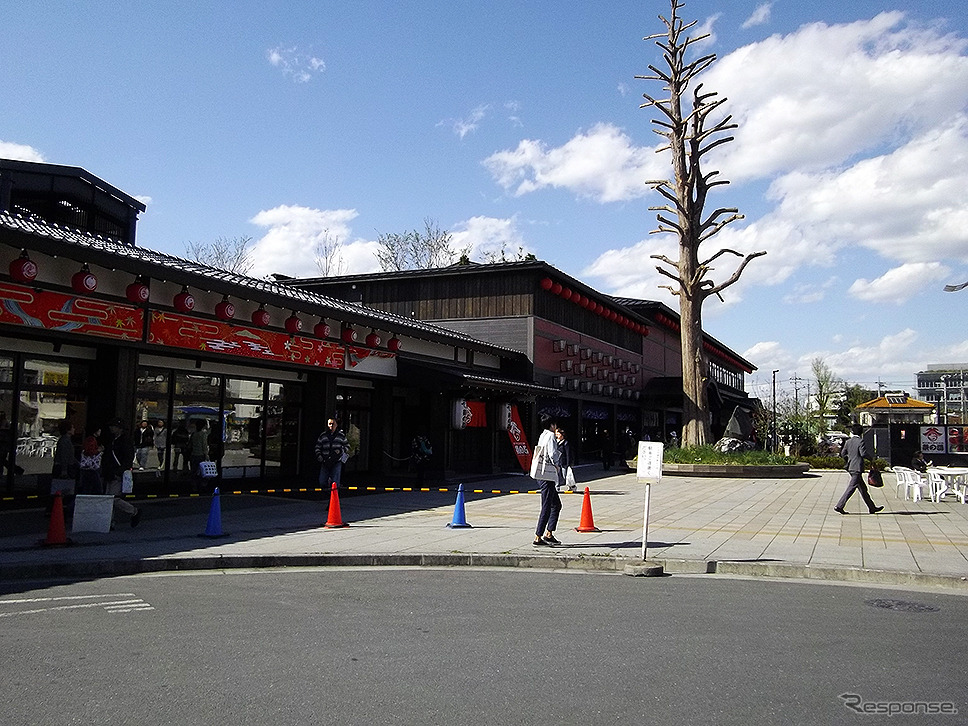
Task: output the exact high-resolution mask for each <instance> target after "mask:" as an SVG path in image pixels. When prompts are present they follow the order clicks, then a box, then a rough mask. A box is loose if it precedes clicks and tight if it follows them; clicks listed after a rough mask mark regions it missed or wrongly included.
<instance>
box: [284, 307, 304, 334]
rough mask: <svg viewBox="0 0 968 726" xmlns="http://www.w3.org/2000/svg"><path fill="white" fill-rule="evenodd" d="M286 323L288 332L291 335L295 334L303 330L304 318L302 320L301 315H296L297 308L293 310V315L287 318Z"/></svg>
mask: <svg viewBox="0 0 968 726" xmlns="http://www.w3.org/2000/svg"><path fill="white" fill-rule="evenodd" d="M285 325H286V332H287V333H289V334H290V335H295V334H296V333H298V332H299V331H300V330H302V320H300V319H299V316H298V315H296V311H295V310H294V311H293V313H292V315H290V316H289V317H288V318H286V323H285Z"/></svg>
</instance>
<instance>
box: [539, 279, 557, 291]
mask: <svg viewBox="0 0 968 726" xmlns="http://www.w3.org/2000/svg"><path fill="white" fill-rule="evenodd" d="M553 284H554V283H553V282H552V281H551V278H550V277H546V278H544V279H543V280H542V281H541V289H542V290H550V289H551V286H552V285H553Z"/></svg>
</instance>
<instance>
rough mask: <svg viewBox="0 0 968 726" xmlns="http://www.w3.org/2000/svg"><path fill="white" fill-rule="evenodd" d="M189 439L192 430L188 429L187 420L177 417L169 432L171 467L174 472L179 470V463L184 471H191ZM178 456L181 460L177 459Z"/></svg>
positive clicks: (190, 438)
mask: <svg viewBox="0 0 968 726" xmlns="http://www.w3.org/2000/svg"><path fill="white" fill-rule="evenodd" d="M191 440H192V432H191V431H189V430H188V422H187V421H186V420H185V419H179V421H178V425H177V426H175V430H174V431H172V432H171V468H172V471H174V472H175V473H176V474H177V473H178V471H179V468H178V465H179V463H180V464H181V467H182V469H183V470H184V471H186V472H187V471H191V465H190V464H189V459H190V458H191V446H190V442H191ZM179 457H180V458H181V462H179V461H178V459H179Z"/></svg>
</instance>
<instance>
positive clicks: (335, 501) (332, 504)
mask: <svg viewBox="0 0 968 726" xmlns="http://www.w3.org/2000/svg"><path fill="white" fill-rule="evenodd" d="M323 526H324V527H330V528H333V527H349V525H348V524H347V523H346V522H344V521H343V515H342V514H340V511H339V493H338V492H337V491H336V482H333V489H332V490H331V491H330V494H329V517H328V518H327V519H326V524H324V525H323Z"/></svg>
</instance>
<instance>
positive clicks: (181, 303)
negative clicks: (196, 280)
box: [172, 286, 195, 313]
mask: <svg viewBox="0 0 968 726" xmlns="http://www.w3.org/2000/svg"><path fill="white" fill-rule="evenodd" d="M172 304H173V305H174V306H175V310H177V311H178V312H180V313H190V312H191V311H192V308H194V307H195V298H194V297H192V294H191V293H190V292H188V287H187V286H186V287H183V288H182V291H181V292H180V293H178V294H177V295H175V299H174V300H172Z"/></svg>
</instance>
